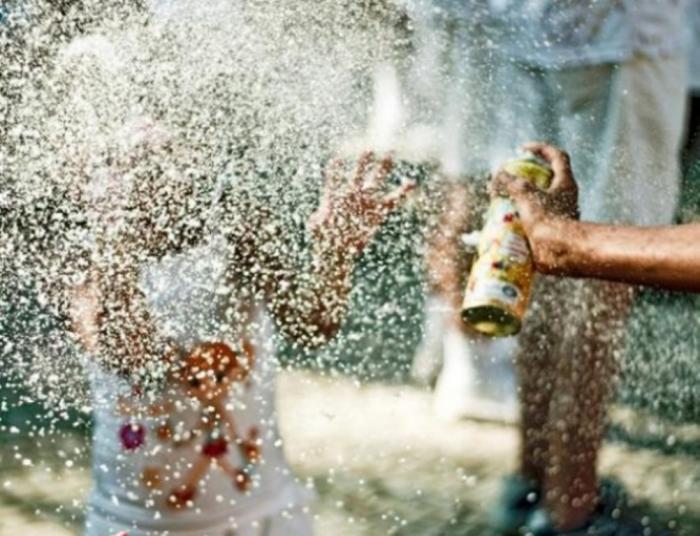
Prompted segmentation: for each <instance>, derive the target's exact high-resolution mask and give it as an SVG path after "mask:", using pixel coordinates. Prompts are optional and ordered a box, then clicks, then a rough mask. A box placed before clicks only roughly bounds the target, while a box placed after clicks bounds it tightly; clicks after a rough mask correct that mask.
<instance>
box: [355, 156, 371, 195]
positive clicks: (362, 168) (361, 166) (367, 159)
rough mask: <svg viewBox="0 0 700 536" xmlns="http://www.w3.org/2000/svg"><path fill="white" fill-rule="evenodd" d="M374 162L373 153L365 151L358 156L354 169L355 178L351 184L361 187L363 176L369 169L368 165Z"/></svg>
mask: <svg viewBox="0 0 700 536" xmlns="http://www.w3.org/2000/svg"><path fill="white" fill-rule="evenodd" d="M373 161H374V153H373V152H372V151H365V152H364V153H362V155H361V156H360V159H359V160H358V161H357V168H356V169H355V177H354V180H353V183H354V184H355V185H356V186H357V187H358V188H361V187H362V183H363V182H364V181H365V175H366V173H367V170H368V169H369V166H370V164H372V162H373Z"/></svg>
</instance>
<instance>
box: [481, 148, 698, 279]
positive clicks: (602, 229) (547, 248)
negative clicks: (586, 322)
mask: <svg viewBox="0 0 700 536" xmlns="http://www.w3.org/2000/svg"><path fill="white" fill-rule="evenodd" d="M525 148H526V149H528V150H530V151H533V152H535V153H537V154H538V155H539V156H541V157H542V158H544V159H545V160H547V161H548V162H549V163H550V165H551V166H552V169H553V170H554V174H555V177H554V181H553V183H552V186H551V187H550V188H549V189H548V190H547V191H544V192H543V191H540V190H537V188H535V187H534V186H532V185H531V184H530V183H528V182H527V181H524V180H522V179H519V178H517V177H513V176H509V175H507V174H505V173H502V172H501V173H499V175H498V176H497V177H496V179H495V181H494V182H495V188H496V189H497V190H499V191H501V192H503V193H507V194H508V195H509V196H510V197H511V198H512V199H513V200H514V201H515V203H516V205H517V207H518V212H519V213H520V216H521V219H522V221H523V225H524V226H525V231H526V232H527V235H528V239H529V241H530V246H531V248H532V252H533V256H534V259H535V265H536V268H537V269H538V270H539V271H541V272H543V273H547V274H555V275H563V276H570V277H594V278H600V279H608V280H612V281H620V282H624V283H631V284H640V285H650V286H658V287H663V288H666V289H670V290H682V291H688V292H700V246H698V243H699V242H700V225H699V224H691V225H679V226H668V227H633V226H616V225H603V224H596V223H588V222H579V221H576V220H575V219H572V216H575V215H576V213H577V210H576V197H577V190H576V183H575V182H574V179H573V174H572V171H571V167H570V164H569V158H568V155H567V154H566V153H564V152H562V151H560V150H559V149H556V148H554V147H552V146H549V145H545V144H540V143H535V144H528V145H526V146H525Z"/></svg>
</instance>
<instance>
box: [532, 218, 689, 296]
mask: <svg viewBox="0 0 700 536" xmlns="http://www.w3.org/2000/svg"><path fill="white" fill-rule="evenodd" d="M533 237H534V241H533V243H534V249H535V258H536V263H537V266H538V269H539V270H540V271H543V272H545V273H550V274H557V275H565V276H570V277H591V278H600V279H608V280H612V281H620V282H625V283H631V284H640V285H650V286H658V287H663V288H667V289H670V290H682V291H687V292H700V245H699V243H700V225H683V226H674V227H671V226H668V227H632V226H613V225H601V224H595V223H587V222H577V221H572V220H555V221H554V222H552V223H551V224H547V225H546V226H545V225H541V226H539V227H538V228H537V229H535V230H534V232H533ZM538 251H540V252H545V253H544V254H538Z"/></svg>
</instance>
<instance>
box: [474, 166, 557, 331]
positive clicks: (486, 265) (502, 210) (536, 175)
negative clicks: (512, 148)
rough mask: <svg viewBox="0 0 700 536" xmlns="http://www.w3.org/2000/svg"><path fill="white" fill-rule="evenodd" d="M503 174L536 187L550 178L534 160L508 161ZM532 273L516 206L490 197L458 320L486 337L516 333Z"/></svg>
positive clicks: (544, 186)
mask: <svg viewBox="0 0 700 536" xmlns="http://www.w3.org/2000/svg"><path fill="white" fill-rule="evenodd" d="M503 169H504V170H506V171H507V172H509V173H511V174H513V175H518V176H520V177H522V178H524V179H527V180H530V181H532V182H533V183H534V184H536V185H537V186H538V187H540V188H546V187H547V186H548V185H549V183H550V182H551V179H552V170H551V169H550V168H549V167H548V166H547V164H546V163H544V162H541V161H539V160H537V159H535V158H534V157H526V158H522V159H516V160H510V161H508V162H506V164H505V165H504V166H503ZM533 274H534V267H533V261H532V255H531V253H530V248H529V245H528V243H527V236H526V235H525V230H524V229H523V226H522V223H521V221H520V218H519V216H518V213H517V210H516V208H515V205H514V204H513V203H512V202H511V201H510V200H509V199H508V198H505V197H497V198H494V199H493V201H492V202H491V205H490V206H489V209H488V212H487V215H486V223H485V225H484V228H483V230H482V233H481V237H480V240H479V248H478V258H477V260H476V262H475V263H474V266H473V267H472V270H471V274H470V276H469V280H468V283H467V289H466V292H465V296H464V305H463V307H462V318H463V319H464V321H465V322H467V323H469V324H470V325H472V327H473V328H474V329H475V330H477V331H479V332H481V333H484V334H486V335H491V336H494V337H498V336H508V335H514V334H516V333H517V332H518V331H520V327H521V325H522V319H523V316H524V315H525V311H526V310H527V306H528V303H529V301H530V292H531V289H532V280H533Z"/></svg>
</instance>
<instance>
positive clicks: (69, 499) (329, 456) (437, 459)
mask: <svg viewBox="0 0 700 536" xmlns="http://www.w3.org/2000/svg"><path fill="white" fill-rule="evenodd" d="M280 383H281V385H280V391H279V407H280V411H281V421H282V422H281V424H282V427H283V432H284V435H285V436H286V438H287V443H286V444H287V451H288V454H289V456H290V458H291V460H292V462H293V464H294V466H295V468H296V470H297V473H298V474H299V475H300V476H301V477H302V478H305V479H310V480H311V481H312V482H313V485H314V486H315V488H316V490H317V493H318V500H317V502H316V504H315V512H316V515H317V518H316V528H317V534H319V535H321V536H327V535H328V536H336V535H343V536H345V535H347V536H356V535H357V536H360V535H362V536H365V535H367V536H369V535H380V534H397V535H419V536H430V535H451V536H456V535H474V536H477V535H479V536H488V535H489V530H488V528H487V527H486V524H485V521H486V517H485V511H486V510H487V508H488V507H489V504H490V502H491V501H492V499H493V497H494V494H495V493H496V492H497V490H498V484H499V477H500V476H501V475H503V474H504V473H505V472H507V471H508V470H510V469H511V468H512V467H513V460H514V454H515V449H516V441H517V436H516V430H515V429H514V428H512V427H508V426H500V425H497V424H488V423H475V422H461V423H455V424H444V423H441V422H439V421H436V420H435V419H434V418H433V417H432V413H431V406H430V395H429V393H428V392H426V391H423V390H419V389H417V388H414V387H407V386H386V385H378V384H373V385H359V384H356V383H354V382H353V381H352V380H349V379H347V378H344V377H340V378H324V377H320V376H317V375H313V374H309V373H299V372H295V373H286V374H284V375H283V376H282V378H281V382H280ZM615 420H616V422H617V423H618V424H620V425H621V427H620V426H618V428H619V429H624V430H627V432H626V433H624V434H621V433H618V434H617V435H618V437H619V436H621V435H625V436H626V440H625V441H619V440H616V441H611V442H609V443H608V444H607V445H606V447H605V449H604V452H603V456H602V469H603V473H604V474H607V475H611V476H613V477H616V478H617V479H619V480H620V481H622V482H623V483H624V484H625V485H626V487H627V488H628V489H629V490H630V491H631V493H632V495H633V499H634V504H633V505H632V507H631V508H632V511H633V513H634V514H636V515H637V516H638V517H639V518H640V519H641V518H643V517H646V518H648V521H649V523H650V524H651V525H652V526H666V527H668V526H670V527H672V528H675V532H674V533H675V534H678V535H686V536H691V535H692V536H697V535H698V534H700V464H699V463H698V459H699V458H700V454H699V453H698V451H697V449H693V448H687V446H688V445H692V444H696V445H697V442H698V440H700V429H699V428H698V427H694V426H690V427H688V426H686V427H678V428H673V429H672V428H668V427H667V425H664V424H663V423H662V422H658V421H651V420H649V419H646V418H643V417H641V416H640V415H639V414H633V413H630V412H629V411H616V412H615ZM17 437H18V438H20V437H21V436H19V435H17ZM59 437H61V439H56V438H55V437H54V438H50V437H47V438H43V439H42V438H35V439H34V440H31V441H30V440H28V439H27V438H21V439H18V442H17V443H16V445H15V444H13V443H12V442H11V441H10V442H8V443H6V444H5V445H3V448H2V458H1V460H2V473H1V474H2V476H1V477H0V478H1V479H2V485H1V486H0V535H17V534H21V535H26V536H29V535H41V536H54V535H68V534H78V533H79V532H80V526H81V522H82V502H81V501H82V499H83V497H84V496H85V493H86V491H87V490H88V488H89V486H90V478H89V469H88V464H89V461H88V460H89V453H88V452H87V451H85V450H84V449H85V446H86V445H85V440H84V439H82V436H80V435H77V434H76V435H75V437H73V436H71V435H70V434H68V435H66V434H61V435H60V436H59ZM654 438H657V439H658V440H659V444H656V445H653V443H654ZM649 445H651V446H652V447H653V448H650V446H649ZM76 449H78V450H77V451H76Z"/></svg>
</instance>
